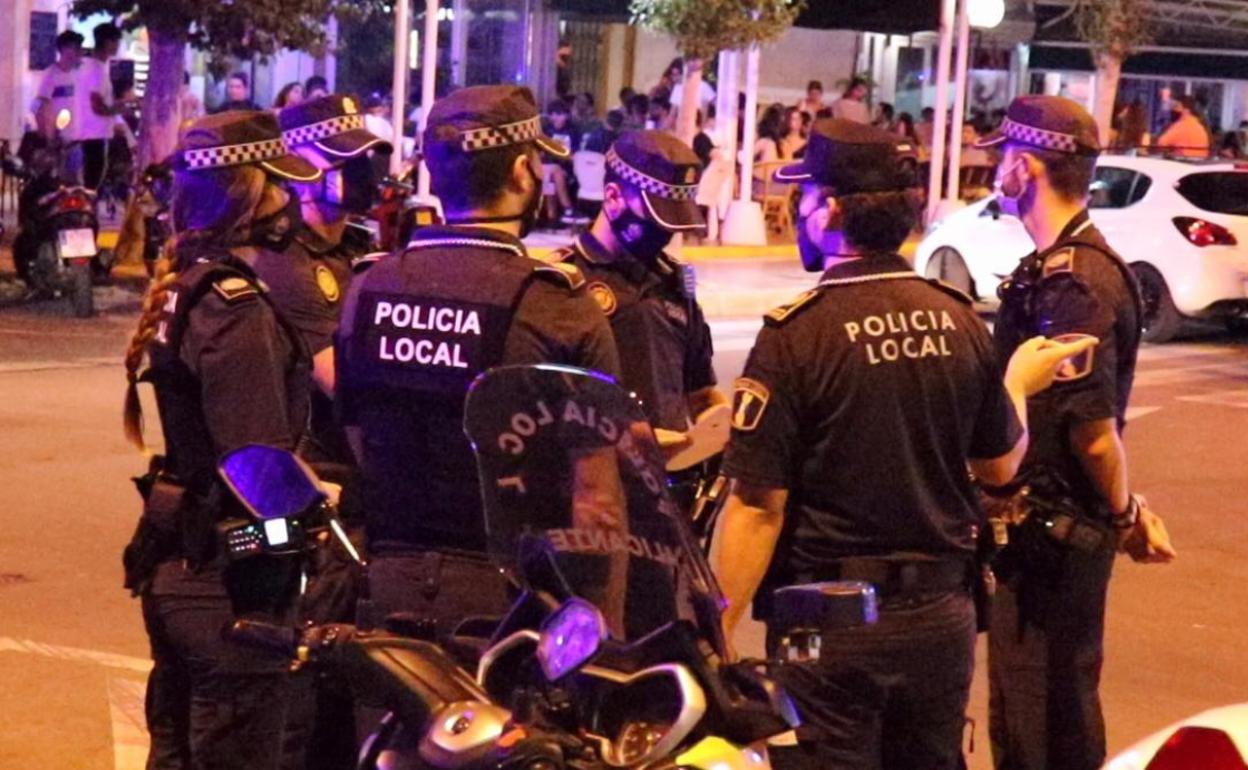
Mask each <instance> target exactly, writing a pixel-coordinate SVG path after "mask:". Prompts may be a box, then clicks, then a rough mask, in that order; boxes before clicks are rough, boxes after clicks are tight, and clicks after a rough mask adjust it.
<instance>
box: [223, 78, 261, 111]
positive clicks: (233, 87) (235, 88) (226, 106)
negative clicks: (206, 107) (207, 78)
mask: <svg viewBox="0 0 1248 770" xmlns="http://www.w3.org/2000/svg"><path fill="white" fill-rule="evenodd" d="M258 109H260V108H259V107H257V106H256V105H255V102H253V101H252V100H251V78H249V77H247V73H246V72H235V73H234V74H233V75H230V77H229V78H227V79H226V81H225V101H224V102H222V103H221V106H219V107H217V109H216V112H229V111H231V110H243V111H247V112H252V111H255V110H258Z"/></svg>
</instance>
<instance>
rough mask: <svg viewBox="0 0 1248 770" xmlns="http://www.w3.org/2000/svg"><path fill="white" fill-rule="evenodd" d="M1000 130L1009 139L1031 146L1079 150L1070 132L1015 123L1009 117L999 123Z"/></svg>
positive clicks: (1074, 151) (1047, 148)
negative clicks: (1065, 132)
mask: <svg viewBox="0 0 1248 770" xmlns="http://www.w3.org/2000/svg"><path fill="white" fill-rule="evenodd" d="M1001 132H1002V133H1003V134H1005V137H1006V138H1007V139H1010V140H1011V141H1015V142H1021V143H1023V144H1030V145H1031V146H1032V147H1039V148H1041V149H1044V150H1057V151H1058V152H1069V153H1077V152H1079V142H1078V140H1076V139H1075V137H1074V136H1073V135H1072V134H1063V133H1062V132H1060V131H1049V130H1048V129H1044V128H1036V127H1035V126H1028V125H1024V124H1022V123H1016V122H1014V121H1012V120H1010V119H1009V118H1006V119H1005V122H1004V123H1002V124H1001Z"/></svg>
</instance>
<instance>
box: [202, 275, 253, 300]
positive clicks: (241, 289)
mask: <svg viewBox="0 0 1248 770" xmlns="http://www.w3.org/2000/svg"><path fill="white" fill-rule="evenodd" d="M212 290H213V291H215V292H216V293H217V294H219V295H221V299H223V300H225V301H226V302H228V303H230V304H233V303H235V302H241V301H243V300H245V299H248V298H250V297H258V296H260V289H259V288H258V287H256V285H255V284H253V283H252V282H251V281H248V280H247V279H246V278H240V277H238V276H236V275H233V276H227V277H225V278H221V279H220V280H218V281H216V282H215V283H213V284H212Z"/></svg>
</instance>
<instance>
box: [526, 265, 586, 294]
mask: <svg viewBox="0 0 1248 770" xmlns="http://www.w3.org/2000/svg"><path fill="white" fill-rule="evenodd" d="M534 272H536V273H537V274H538V275H540V276H542V277H545V278H551V279H553V280H554V281H555V282H557V283H559V284H561V285H563V286H566V287H568V288H569V289H571V290H572V291H576V290H578V289H580V288H582V287H584V286H585V274H584V273H582V272H581V269H580V268H579V267H577V266H576V265H572V264H569V263H567V262H552V263H546V264H543V265H538V266H537V267H536V268H534Z"/></svg>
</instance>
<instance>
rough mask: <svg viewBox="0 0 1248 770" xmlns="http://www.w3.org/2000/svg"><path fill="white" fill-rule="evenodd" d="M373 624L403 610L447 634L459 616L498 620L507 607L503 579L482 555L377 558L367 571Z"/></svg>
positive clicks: (431, 553) (422, 554)
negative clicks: (487, 617)
mask: <svg viewBox="0 0 1248 770" xmlns="http://www.w3.org/2000/svg"><path fill="white" fill-rule="evenodd" d="M368 582H369V588H370V590H371V591H372V598H373V606H374V612H375V613H376V616H377V620H378V621H381V620H383V619H384V618H385V617H386V616H387V615H390V614H393V613H396V612H404V613H410V614H412V615H414V616H416V617H417V618H422V619H428V620H432V621H433V622H434V625H435V627H436V633H437V634H438V635H444V634H449V633H451V632H452V631H454V630H455V627H456V626H458V625H459V623H460V622H461V621H463V620H464V619H465V618H470V617H481V616H491V617H496V616H502V615H505V614H506V613H507V610H509V609H510V608H511V599H510V597H509V596H508V592H507V581H506V580H505V579H504V578H503V576H502V573H501V572H499V570H498V568H497V567H495V566H493V565H492V564H491V563H490V562H489V561H487V560H486V559H485V557H484V556H482V557H480V558H473V557H468V556H460V555H453V554H443V553H438V552H436V551H426V552H413V553H404V554H389V555H380V556H377V557H376V558H374V559H373V561H372V563H371V564H370V565H369V568H368Z"/></svg>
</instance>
